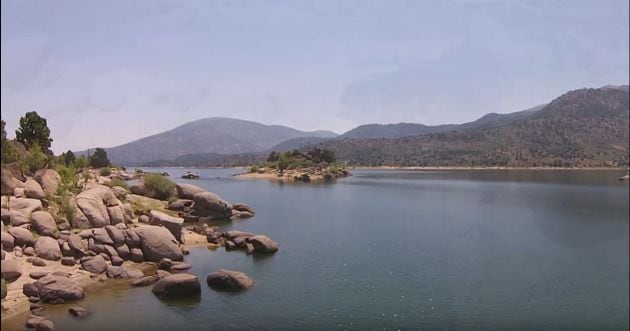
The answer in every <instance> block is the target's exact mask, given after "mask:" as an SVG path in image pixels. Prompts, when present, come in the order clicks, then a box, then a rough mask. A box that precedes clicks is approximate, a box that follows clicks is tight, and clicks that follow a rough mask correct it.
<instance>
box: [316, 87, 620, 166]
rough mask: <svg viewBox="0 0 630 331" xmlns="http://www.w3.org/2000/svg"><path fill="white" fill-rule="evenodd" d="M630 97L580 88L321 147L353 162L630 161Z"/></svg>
mask: <svg viewBox="0 0 630 331" xmlns="http://www.w3.org/2000/svg"><path fill="white" fill-rule="evenodd" d="M628 100H629V95H628V92H627V86H622V87H615V88H610V87H603V88H599V89H580V90H575V91H571V92H568V93H566V94H564V95H562V96H560V97H558V98H556V99H555V100H553V101H552V102H551V103H549V104H547V105H545V106H544V107H542V108H540V109H533V110H530V111H529V112H528V113H525V114H522V113H521V114H520V115H519V116H517V118H514V117H513V118H511V119H509V120H505V117H504V118H503V119H504V121H503V122H502V123H501V124H500V125H497V122H496V118H495V119H494V120H493V121H491V124H490V125H488V124H487V123H486V124H485V125H481V126H478V127H476V128H475V127H472V128H470V127H469V128H465V129H464V130H457V131H449V132H440V133H430V134H425V135H420V136H410V137H400V138H376V139H335V140H328V141H325V142H323V143H320V144H318V145H317V147H320V148H328V149H331V150H333V151H334V152H335V153H336V155H337V158H338V159H339V160H345V161H347V162H348V163H349V164H352V165H371V166H380V165H392V166H511V167H532V166H533V167H535V166H552V167H560V166H564V167H609V166H622V165H627V164H628V138H629V135H628V131H629V130H628V109H629V107H630V105H629V101H628ZM517 114H518V113H517ZM487 116H488V115H487ZM491 117H496V116H492V115H491ZM482 119H484V118H482ZM482 119H480V120H479V121H481V120H482ZM479 121H477V122H479Z"/></svg>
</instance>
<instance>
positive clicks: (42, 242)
mask: <svg viewBox="0 0 630 331" xmlns="http://www.w3.org/2000/svg"><path fill="white" fill-rule="evenodd" d="M35 252H36V254H37V256H38V257H41V258H42V259H46V260H52V261H56V260H59V259H61V248H60V247H59V242H57V240H55V239H53V238H51V237H46V236H41V237H39V238H37V241H36V242H35Z"/></svg>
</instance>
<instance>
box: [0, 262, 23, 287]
mask: <svg viewBox="0 0 630 331" xmlns="http://www.w3.org/2000/svg"><path fill="white" fill-rule="evenodd" d="M0 270H1V271H2V279H5V280H6V281H8V282H12V281H14V280H16V279H18V278H20V276H22V270H21V269H20V266H19V265H18V263H17V260H13V259H11V260H9V259H4V260H2V265H1V268H0Z"/></svg>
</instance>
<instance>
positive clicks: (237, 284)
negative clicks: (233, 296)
mask: <svg viewBox="0 0 630 331" xmlns="http://www.w3.org/2000/svg"><path fill="white" fill-rule="evenodd" d="M206 281H207V283H208V286H210V287H211V288H213V289H215V290H222V291H243V290H246V289H248V288H250V287H252V286H254V280H252V279H251V278H249V277H248V276H247V275H246V274H245V273H243V272H240V271H234V270H227V269H221V270H219V271H217V272H213V273H211V274H209V275H208V278H207V279H206Z"/></svg>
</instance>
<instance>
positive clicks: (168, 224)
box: [149, 210, 184, 240]
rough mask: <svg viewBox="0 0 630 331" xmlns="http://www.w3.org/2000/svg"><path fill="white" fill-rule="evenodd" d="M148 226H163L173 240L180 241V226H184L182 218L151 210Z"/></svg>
mask: <svg viewBox="0 0 630 331" xmlns="http://www.w3.org/2000/svg"><path fill="white" fill-rule="evenodd" d="M149 224H151V225H158V226H163V227H165V228H167V229H168V230H169V231H170V232H171V233H172V234H173V237H175V239H177V240H181V237H182V224H184V219H183V218H180V217H173V216H171V215H168V214H165V213H163V212H161V211H157V210H152V211H151V212H150V213H149Z"/></svg>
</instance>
